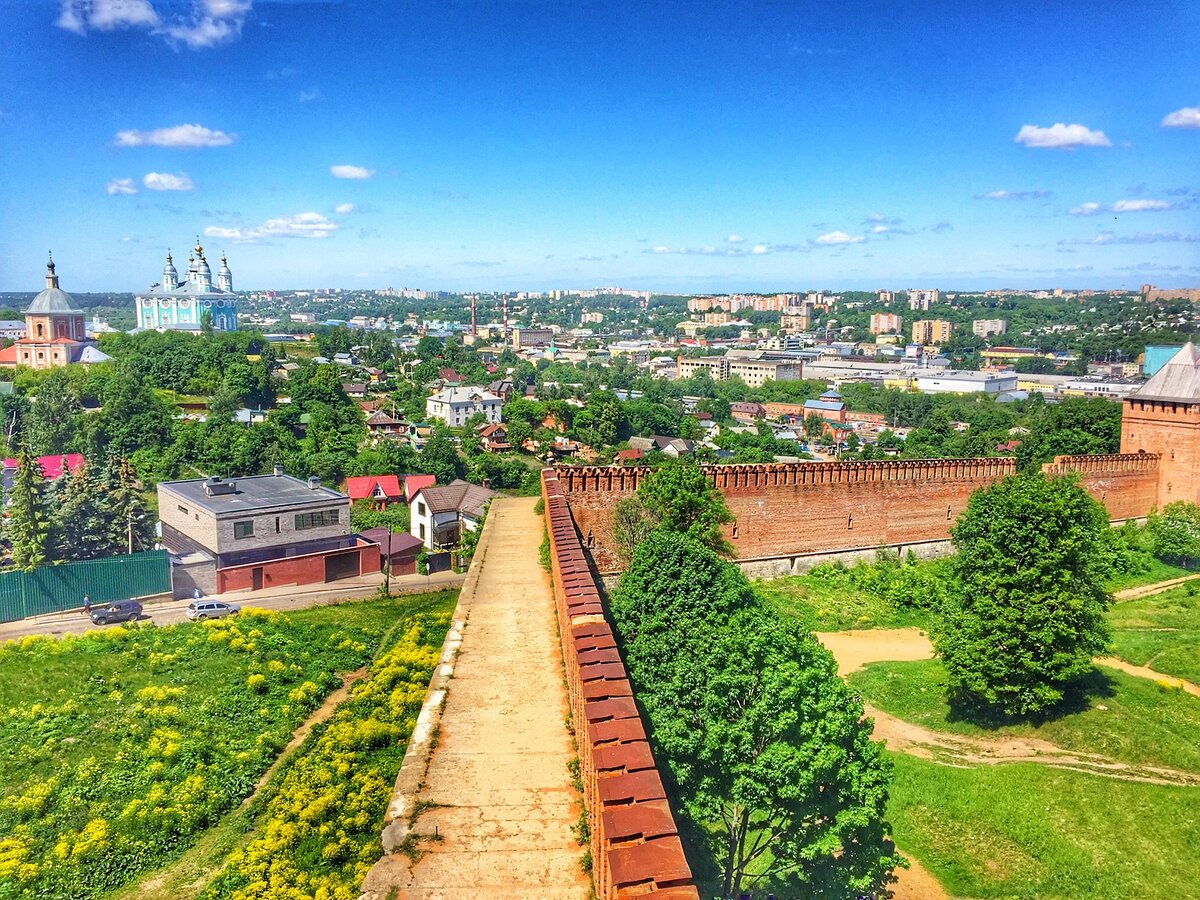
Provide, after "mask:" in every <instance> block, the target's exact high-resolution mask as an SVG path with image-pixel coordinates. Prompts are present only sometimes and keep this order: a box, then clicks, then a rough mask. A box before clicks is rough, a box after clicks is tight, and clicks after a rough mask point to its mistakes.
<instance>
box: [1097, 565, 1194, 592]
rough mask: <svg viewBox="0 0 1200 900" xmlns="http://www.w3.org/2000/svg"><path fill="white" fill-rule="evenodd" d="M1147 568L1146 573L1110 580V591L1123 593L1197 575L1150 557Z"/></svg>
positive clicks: (1192, 570) (1190, 570) (1120, 576)
mask: <svg viewBox="0 0 1200 900" xmlns="http://www.w3.org/2000/svg"><path fill="white" fill-rule="evenodd" d="M1146 565H1147V568H1146V570H1145V571H1144V572H1135V573H1132V574H1129V575H1118V576H1116V577H1115V578H1110V579H1109V580H1108V589H1109V590H1110V591H1114V592H1115V591H1123V590H1125V589H1126V588H1133V587H1141V586H1142V585H1146V584H1155V583H1157V582H1159V581H1169V580H1170V579H1172V578H1182V577H1183V576H1184V575H1195V574H1196V572H1195V570H1194V569H1184V568H1181V567H1180V566H1173V565H1171V564H1170V563H1165V562H1163V561H1162V560H1161V559H1154V558H1153V557H1150V558H1149V559H1148V561H1147V562H1146Z"/></svg>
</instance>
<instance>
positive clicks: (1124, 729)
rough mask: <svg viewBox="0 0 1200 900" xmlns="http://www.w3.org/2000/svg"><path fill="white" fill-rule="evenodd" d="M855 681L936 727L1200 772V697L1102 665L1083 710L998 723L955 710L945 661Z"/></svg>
mask: <svg viewBox="0 0 1200 900" xmlns="http://www.w3.org/2000/svg"><path fill="white" fill-rule="evenodd" d="M849 681H850V684H851V685H852V686H853V687H854V688H856V689H857V690H858V691H860V692H861V693H862V695H863V697H864V698H866V700H867V702H869V703H871V704H873V705H874V706H876V707H878V708H879V709H882V710H883V711H885V712H888V713H891V714H892V715H894V716H896V717H898V718H901V719H903V720H905V721H906V722H913V723H914V724H917V725H922V726H924V727H926V728H929V729H931V730H933V731H947V732H953V733H955V734H970V735H982V736H991V737H1004V736H1005V735H1021V736H1028V737H1038V738H1041V739H1042V740H1045V741H1049V742H1050V743H1052V744H1056V745H1058V746H1060V747H1063V748H1066V749H1068V750H1077V751H1080V752H1088V753H1098V754H1101V755H1102V756H1108V757H1111V758H1113V759H1116V760H1120V761H1122V762H1127V763H1133V764H1140V765H1157V766H1166V767H1170V768H1176V769H1183V770H1185V771H1189V772H1197V773H1200V698H1197V697H1193V696H1191V695H1189V694H1185V693H1184V692H1183V691H1180V690H1176V689H1164V688H1162V687H1161V686H1159V685H1158V684H1156V683H1155V682H1153V681H1149V680H1147V679H1145V678H1136V677H1134V676H1131V675H1125V674H1122V673H1120V672H1116V671H1113V670H1111V669H1103V668H1101V669H1098V670H1097V672H1096V676H1095V677H1094V678H1093V680H1092V683H1091V685H1090V688H1091V689H1092V690H1091V691H1090V693H1089V695H1088V696H1087V697H1086V698H1085V700H1084V702H1083V703H1082V704H1080V705H1081V707H1082V709H1081V711H1079V712H1070V713H1067V714H1065V715H1062V716H1061V717H1059V718H1056V719H1053V720H1050V721H1047V722H1044V723H1042V724H1040V725H1033V724H1028V723H1021V724H1011V725H1003V726H1000V727H995V728H992V727H988V728H985V727H981V726H979V725H976V724H973V723H971V722H967V721H964V720H962V719H955V718H954V717H953V716H952V713H951V710H950V707H949V706H948V705H947V703H946V699H945V697H946V689H945V684H946V670H945V669H944V668H943V667H942V664H941V662H940V661H939V660H932V659H931V660H921V661H919V662H888V663H874V664H872V665H869V666H867V667H866V668H865V669H863V670H862V671H859V672H855V673H854V674H852V675H851V676H850V678H849ZM1101 707H1104V708H1103V709H1101ZM1196 802H1197V804H1200V793H1198V794H1197V798H1196Z"/></svg>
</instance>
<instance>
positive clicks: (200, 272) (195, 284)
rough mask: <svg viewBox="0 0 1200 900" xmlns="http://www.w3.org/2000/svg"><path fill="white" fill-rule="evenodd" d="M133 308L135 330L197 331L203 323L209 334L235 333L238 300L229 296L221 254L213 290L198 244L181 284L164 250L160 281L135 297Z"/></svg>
mask: <svg viewBox="0 0 1200 900" xmlns="http://www.w3.org/2000/svg"><path fill="white" fill-rule="evenodd" d="M134 304H135V306H136V307H137V323H138V328H155V329H172V330H180V331H199V330H200V329H201V328H202V327H204V324H205V322H206V321H207V322H208V323H209V324H210V325H211V326H212V329H213V331H236V330H237V327H238V296H237V294H235V293H234V292H233V273H232V272H231V271H229V263H228V262H227V261H226V260H225V255H224V254H222V255H221V268H220V270H219V271H218V272H217V283H216V286H215V287H214V285H213V278H212V270H211V269H210V268H209V267H208V260H206V259H205V258H204V248H203V247H201V246H200V241H199V240H197V241H196V246H195V249H193V250H192V256H191V258H189V259H188V268H187V278H186V279H185V280H183V281H180V280H179V272H178V271H177V270H176V269H175V264H174V263H173V262H172V260H171V252H170V251H169V250H168V251H167V264H166V266H165V267H164V268H163V276H162V281H161V282H158V283H156V284H152V285H150V289H149V290H147V291H145V292H144V293H141V294H138V295H137V296H136V297H135V298H134Z"/></svg>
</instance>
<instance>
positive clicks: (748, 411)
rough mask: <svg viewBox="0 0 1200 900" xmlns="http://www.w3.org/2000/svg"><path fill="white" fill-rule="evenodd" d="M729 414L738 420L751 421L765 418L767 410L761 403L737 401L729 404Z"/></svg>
mask: <svg viewBox="0 0 1200 900" xmlns="http://www.w3.org/2000/svg"><path fill="white" fill-rule="evenodd" d="M729 414H730V415H731V416H733V417H734V418H735V419H737V420H739V421H742V422H753V421H754V420H755V419H762V418H765V417H766V415H767V411H766V410H765V409H763V405H762V404H761V403H747V402H742V401H738V402H736V403H730V404H729Z"/></svg>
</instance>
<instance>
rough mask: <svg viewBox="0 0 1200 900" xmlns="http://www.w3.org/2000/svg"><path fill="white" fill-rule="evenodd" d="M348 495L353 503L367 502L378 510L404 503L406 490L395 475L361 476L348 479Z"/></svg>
mask: <svg viewBox="0 0 1200 900" xmlns="http://www.w3.org/2000/svg"><path fill="white" fill-rule="evenodd" d="M346 493H347V494H348V495H349V497H350V502H351V503H356V502H358V501H366V502H367V503H370V504H371V505H372V506H374V507H376V508H377V509H384V508H386V507H387V506H388V504H390V503H403V502H404V499H405V497H404V489H403V488H401V487H400V479H399V478H398V477H397V476H395V475H359V476H356V477H354V478H347V479H346Z"/></svg>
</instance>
